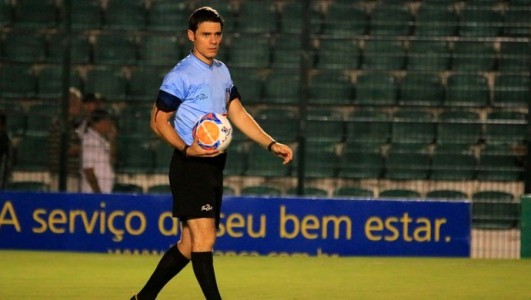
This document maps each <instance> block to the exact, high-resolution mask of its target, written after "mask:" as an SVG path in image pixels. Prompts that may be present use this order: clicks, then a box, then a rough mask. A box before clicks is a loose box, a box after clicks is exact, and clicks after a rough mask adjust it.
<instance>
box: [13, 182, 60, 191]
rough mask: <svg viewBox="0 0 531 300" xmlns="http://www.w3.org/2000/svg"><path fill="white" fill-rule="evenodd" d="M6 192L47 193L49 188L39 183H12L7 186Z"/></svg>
mask: <svg viewBox="0 0 531 300" xmlns="http://www.w3.org/2000/svg"><path fill="white" fill-rule="evenodd" d="M6 190H8V191H24V192H49V191H50V186H49V185H48V184H46V183H44V182H40V181H29V180H28V181H14V182H10V183H9V184H8V186H7V188H6Z"/></svg>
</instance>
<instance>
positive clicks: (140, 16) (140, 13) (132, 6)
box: [104, 0, 147, 30]
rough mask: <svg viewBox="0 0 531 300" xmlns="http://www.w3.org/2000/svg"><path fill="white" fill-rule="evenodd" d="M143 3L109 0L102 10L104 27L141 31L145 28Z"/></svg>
mask: <svg viewBox="0 0 531 300" xmlns="http://www.w3.org/2000/svg"><path fill="white" fill-rule="evenodd" d="M146 14H147V12H146V7H145V3H144V1H120V0H110V1H108V3H107V7H106V9H105V10H104V26H105V28H109V29H125V30H142V29H144V28H145V26H146Z"/></svg>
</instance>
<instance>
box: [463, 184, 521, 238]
mask: <svg viewBox="0 0 531 300" xmlns="http://www.w3.org/2000/svg"><path fill="white" fill-rule="evenodd" d="M519 215H520V209H519V205H518V203H516V202H515V201H514V196H513V195H512V194H510V193H507V192H503V191H494V190H486V191H479V192H475V193H473V194H472V226H473V227H474V228H478V229H511V228H515V227H517V226H518V220H519Z"/></svg>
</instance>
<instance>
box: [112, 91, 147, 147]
mask: <svg viewBox="0 0 531 300" xmlns="http://www.w3.org/2000/svg"><path fill="white" fill-rule="evenodd" d="M155 93H156V92H155ZM151 107H152V106H151V103H150V102H147V103H142V102H139V103H132V102H128V103H127V105H126V106H125V107H124V108H123V109H122V110H121V112H120V117H119V118H118V121H117V124H118V128H119V129H120V136H126V137H136V138H144V139H149V138H151V137H154V135H153V132H152V131H151V129H150V127H149V122H150V121H149V120H150V118H151Z"/></svg>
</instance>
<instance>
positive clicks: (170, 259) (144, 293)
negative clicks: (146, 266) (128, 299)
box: [133, 246, 190, 300]
mask: <svg viewBox="0 0 531 300" xmlns="http://www.w3.org/2000/svg"><path fill="white" fill-rule="evenodd" d="M189 262H190V260H189V259H188V258H186V257H185V256H184V255H183V254H182V253H181V251H179V249H178V248H177V246H173V247H171V248H170V249H168V251H166V253H164V255H163V256H162V258H161V259H160V262H159V264H158V265H157V268H155V271H154V272H153V274H152V275H151V277H150V278H149V280H148V281H147V283H146V285H145V286H144V288H142V290H141V291H140V293H138V294H137V295H136V296H137V299H138V300H151V299H155V298H156V297H157V295H158V294H159V292H160V291H161V290H162V288H163V287H164V286H165V285H166V283H168V281H170V280H171V279H172V278H173V277H175V275H177V274H178V273H179V272H180V271H181V270H182V269H183V268H184V267H186V265H187V264H188V263H189ZM133 299H134V297H133Z"/></svg>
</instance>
